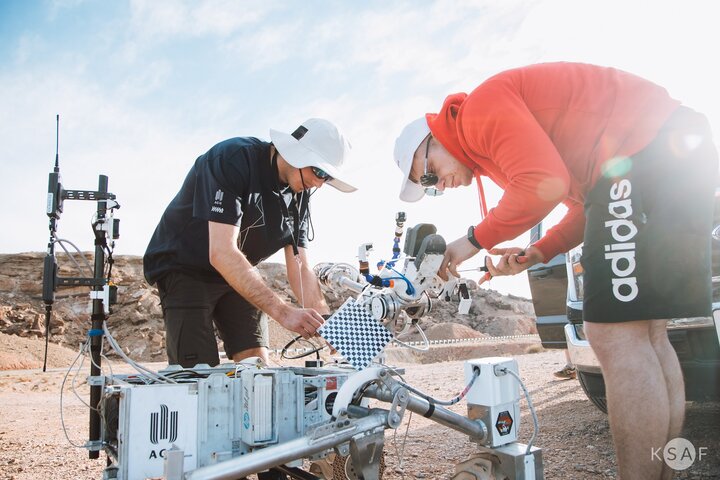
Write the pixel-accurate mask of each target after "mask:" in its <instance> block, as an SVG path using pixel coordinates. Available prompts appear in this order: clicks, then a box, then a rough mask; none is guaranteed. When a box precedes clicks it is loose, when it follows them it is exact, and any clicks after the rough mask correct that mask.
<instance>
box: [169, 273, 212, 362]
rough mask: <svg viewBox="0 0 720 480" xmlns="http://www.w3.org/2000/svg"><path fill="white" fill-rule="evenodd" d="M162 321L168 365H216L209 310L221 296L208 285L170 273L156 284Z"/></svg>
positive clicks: (210, 310) (185, 276) (182, 275)
mask: <svg viewBox="0 0 720 480" xmlns="http://www.w3.org/2000/svg"><path fill="white" fill-rule="evenodd" d="M158 291H159V293H160V302H161V304H162V308H163V317H164V320H165V331H166V335H165V345H166V348H167V355H168V364H170V365H181V366H183V367H185V368H192V367H194V366H195V365H196V364H199V363H207V364H208V365H210V366H215V365H217V364H218V363H219V362H220V359H219V357H218V351H217V343H216V340H215V330H214V328H213V322H212V308H213V304H214V302H215V301H216V297H217V296H218V295H219V294H221V292H222V291H221V290H220V292H218V288H217V287H216V286H215V285H212V284H206V283H204V282H201V281H199V280H197V279H195V278H193V277H191V276H189V275H185V274H182V273H177V272H171V273H168V274H167V275H166V276H165V277H163V278H162V279H161V280H160V281H158Z"/></svg>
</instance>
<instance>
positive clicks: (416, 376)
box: [0, 351, 720, 480]
mask: <svg viewBox="0 0 720 480" xmlns="http://www.w3.org/2000/svg"><path fill="white" fill-rule="evenodd" d="M516 358H517V360H518V362H519V366H520V373H521V376H522V378H523V379H524V381H525V382H526V385H527V387H528V389H529V390H530V393H531V395H532V399H533V403H534V405H535V408H536V410H537V413H538V416H539V419H540V435H539V436H538V438H537V439H536V441H535V445H537V446H538V447H540V448H542V449H543V456H544V460H545V478H546V479H595V478H597V479H600V478H614V477H615V464H614V455H613V452H612V444H611V440H610V436H609V430H608V424H607V419H606V416H605V415H604V414H602V413H601V412H599V411H598V410H596V409H595V408H594V407H593V406H592V405H591V404H590V402H589V401H588V400H587V399H586V398H585V396H584V395H583V393H582V390H581V389H580V386H579V384H578V383H577V382H576V381H563V380H557V379H555V378H554V377H553V376H552V372H553V371H554V370H555V369H557V367H558V366H559V365H560V364H561V363H562V362H563V360H564V358H563V355H562V353H561V352H557V351H548V352H544V353H538V354H520V355H516ZM397 365H398V366H402V367H404V368H405V371H406V374H405V379H406V380H407V381H408V382H409V383H410V384H411V385H413V386H415V387H416V388H419V389H421V390H423V391H425V392H426V393H428V394H430V395H433V396H435V397H437V398H450V397H452V396H453V395H455V394H456V393H457V392H458V391H459V390H460V389H462V383H463V374H462V362H458V361H454V362H442V363H434V364H426V365H418V364H412V363H405V364H402V363H400V364H397ZM116 368H117V367H116ZM63 376H64V372H63V371H61V370H58V369H55V370H53V371H51V372H48V373H41V372H39V371H37V370H27V371H6V372H0V479H14V480H35V479H39V478H52V479H55V480H76V479H88V480H89V479H94V480H97V479H100V478H102V470H103V467H104V463H105V461H104V454H102V455H101V459H100V460H89V459H88V458H87V452H86V451H84V450H82V449H79V448H74V447H72V446H71V445H70V444H69V443H68V440H67V439H66V438H65V434H64V433H63V427H62V423H61V416H60V413H59V412H60V396H59V392H60V386H61V384H62V381H63ZM83 378H84V375H82V376H81V377H80V378H78V379H77V381H76V382H75V389H76V390H77V392H78V394H79V396H80V398H81V399H82V400H83V401H86V399H87V398H88V387H87V385H85V383H84V380H83ZM70 387H71V379H69V380H68V381H67V382H66V385H65V394H64V396H63V414H64V415H63V417H64V423H65V427H66V431H67V435H68V437H69V438H70V439H71V440H72V441H73V442H75V443H77V444H83V443H84V442H85V439H86V435H87V423H88V420H87V418H88V410H87V408H86V407H85V406H84V405H83V404H82V402H81V400H80V399H78V398H77V397H75V396H74V395H73V394H72V391H71V388H70ZM452 410H454V411H457V412H459V413H464V411H465V406H464V404H463V403H462V402H461V403H460V404H459V405H456V406H454V407H453V408H452ZM522 415H523V416H522V426H521V441H524V442H527V441H528V439H529V437H530V434H531V433H532V423H531V419H530V416H529V414H528V411H527V408H526V405H525V403H524V402H523V403H522ZM408 419H409V413H408V414H406V415H405V419H404V423H403V425H402V426H401V427H400V428H399V429H398V430H397V435H396V437H395V440H396V441H397V448H396V445H395V443H394V442H393V440H394V438H393V437H394V435H393V432H392V431H388V433H387V439H386V462H387V470H386V474H385V476H384V478H385V479H388V480H395V479H402V478H405V479H414V478H424V479H449V478H451V477H452V474H453V471H454V466H455V464H456V463H458V462H459V461H462V460H465V459H467V458H468V457H470V456H472V455H473V453H474V452H475V448H474V446H473V444H472V443H470V442H468V439H467V437H466V436H464V435H462V434H460V433H456V432H454V431H452V430H449V429H447V428H445V427H442V426H439V425H438V424H435V423H433V422H430V421H429V420H427V419H425V418H422V417H421V416H419V415H413V416H412V419H411V425H410V429H409V434H408V435H407V438H404V435H405V425H406V424H407V421H408ZM683 436H684V437H685V438H687V439H689V440H690V441H691V442H693V444H694V445H695V446H696V447H701V446H702V447H706V450H705V453H706V455H705V456H704V457H703V459H702V461H696V463H695V464H694V465H693V466H692V467H690V468H689V469H688V470H686V471H683V472H678V474H677V475H676V478H681V479H707V478H720V405H718V404H700V405H689V408H688V414H687V420H686V426H685V432H684V434H683ZM403 440H404V442H405V450H404V456H403V459H402V461H400V460H399V458H398V456H397V454H396V451H399V450H400V447H401V443H402V441H403Z"/></svg>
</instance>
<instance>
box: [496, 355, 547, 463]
mask: <svg viewBox="0 0 720 480" xmlns="http://www.w3.org/2000/svg"><path fill="white" fill-rule="evenodd" d="M499 370H500V371H501V372H504V373H509V374H510V375H512V376H513V377H515V378H516V379H517V381H518V382H520V387H521V388H522V390H523V393H525V399H526V400H527V402H528V407H529V408H530V414H531V415H532V419H533V426H534V428H533V434H532V436H531V437H530V441H529V442H528V446H527V450H525V455H530V449H531V448H532V444H533V442H534V441H535V437H537V434H538V432H539V431H540V426H539V422H538V418H537V414H536V413H535V407H533V404H532V400H530V394H529V393H528V391H527V388H525V384H524V383H523V381H522V379H521V378H520V376H519V375H518V374H517V373H515V372H513V371H512V370H510V369H509V368H507V367H503V368H500V369H499Z"/></svg>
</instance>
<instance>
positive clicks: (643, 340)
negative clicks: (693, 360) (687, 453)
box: [585, 320, 670, 480]
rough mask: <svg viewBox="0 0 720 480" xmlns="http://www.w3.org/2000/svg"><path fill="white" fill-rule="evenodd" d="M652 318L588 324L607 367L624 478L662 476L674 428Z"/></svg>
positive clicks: (612, 425)
mask: <svg viewBox="0 0 720 480" xmlns="http://www.w3.org/2000/svg"><path fill="white" fill-rule="evenodd" d="M651 323H652V321H650V320H643V321H632V322H622V323H590V322H585V332H586V333H587V336H588V340H589V341H590V344H591V345H592V347H593V351H594V352H595V355H596V356H597V358H598V361H599V362H600V366H601V367H602V372H603V377H604V378H605V390H606V395H607V401H608V414H609V420H610V431H611V433H612V436H613V442H614V444H615V452H616V456H617V464H618V478H620V479H622V480H636V479H637V480H642V479H647V480H650V479H652V480H656V479H660V478H661V475H662V470H663V465H664V463H663V462H662V460H658V458H657V456H656V457H653V455H652V453H653V452H655V451H657V449H658V448H660V449H661V450H662V448H663V447H664V446H665V443H667V438H668V432H669V429H670V405H669V400H668V385H667V383H666V380H665V375H664V373H663V367H662V364H661V362H660V360H659V358H658V355H657V353H656V351H655V348H654V346H653V344H652V342H651V340H650V332H651Z"/></svg>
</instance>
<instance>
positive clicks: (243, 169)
mask: <svg viewBox="0 0 720 480" xmlns="http://www.w3.org/2000/svg"><path fill="white" fill-rule="evenodd" d="M281 202H283V203H282V204H281ZM308 207H309V192H308V191H307V190H306V191H304V192H302V193H301V194H298V195H295V194H293V192H292V190H291V189H290V187H288V186H285V185H282V186H281V185H279V181H278V172H277V167H276V166H275V165H273V164H272V163H271V161H270V144H269V143H267V142H263V141H261V140H258V139H257V138H252V137H246V138H231V139H229V140H225V141H224V142H221V143H218V144H217V145H215V146H214V147H212V148H211V149H210V150H209V151H208V152H207V153H205V154H204V155H201V156H200V157H198V159H197V160H196V161H195V164H194V165H193V167H192V168H191V169H190V172H189V173H188V175H187V177H186V178H185V181H184V182H183V185H182V187H181V188H180V191H179V192H178V194H177V195H176V196H175V198H174V199H173V200H172V201H171V202H170V204H169V205H168V207H167V209H166V210H165V213H163V216H162V218H161V219H160V223H159V224H158V226H157V228H156V229H155V233H154V234H153V236H152V239H151V240H150V244H149V245H148V247H147V250H146V251H145V256H144V258H143V266H144V270H145V278H146V280H147V281H148V282H149V283H151V284H152V283H155V282H156V281H157V280H158V279H159V278H160V277H162V276H163V275H164V274H165V273H167V272H169V271H182V272H185V273H189V274H192V275H196V276H200V277H201V278H204V279H206V280H210V281H218V282H222V281H224V279H223V278H222V276H221V275H220V274H219V273H218V272H217V270H215V269H214V268H213V266H212V265H210V260H209V254H208V249H209V239H208V221H212V222H218V223H224V224H228V225H237V226H239V227H240V235H239V237H238V247H239V248H240V250H241V251H242V252H243V253H244V254H245V256H246V257H247V259H248V261H249V262H250V263H252V264H253V265H257V264H258V263H260V262H261V261H263V260H265V259H266V258H267V257H269V256H270V255H272V254H274V253H275V252H277V251H278V250H280V249H281V248H283V247H285V246H286V245H290V244H292V242H293V236H296V237H297V239H296V241H297V246H299V247H307V242H308V240H307V221H308ZM296 219H300V221H299V228H297V229H295V228H294V224H295V221H296Z"/></svg>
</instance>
